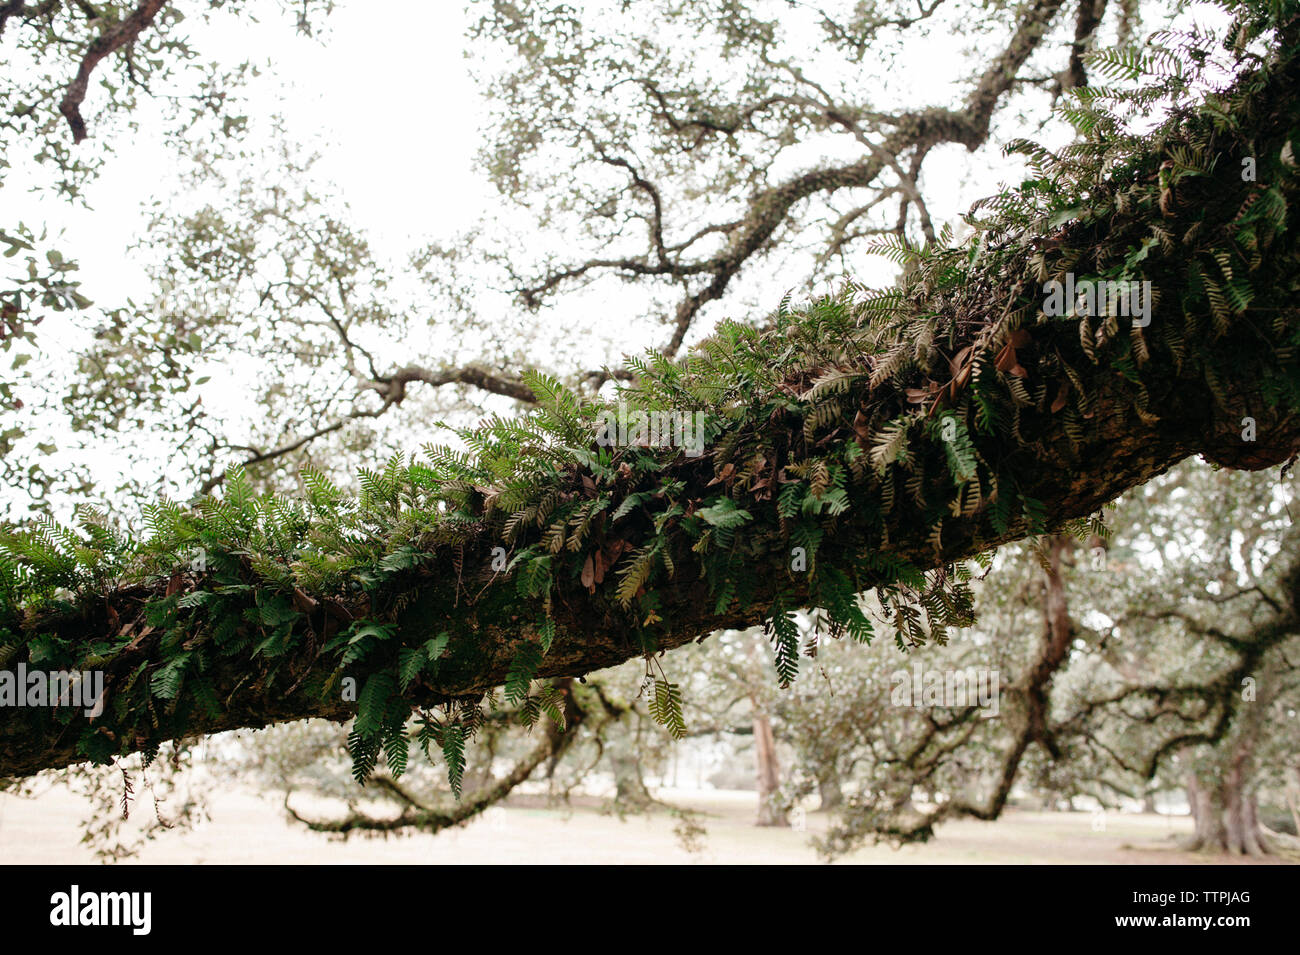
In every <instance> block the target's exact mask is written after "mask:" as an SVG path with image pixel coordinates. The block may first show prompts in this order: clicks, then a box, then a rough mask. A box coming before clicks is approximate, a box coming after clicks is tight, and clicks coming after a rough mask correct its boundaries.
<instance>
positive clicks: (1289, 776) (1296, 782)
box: [1286, 766, 1300, 836]
mask: <svg viewBox="0 0 1300 955" xmlns="http://www.w3.org/2000/svg"><path fill="white" fill-rule="evenodd" d="M1286 804H1287V808H1288V809H1290V810H1291V823H1292V825H1294V826H1295V834H1296V835H1297V836H1300V766H1288V767H1287V768H1286Z"/></svg>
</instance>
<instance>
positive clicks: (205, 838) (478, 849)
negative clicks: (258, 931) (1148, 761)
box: [0, 789, 1228, 865]
mask: <svg viewBox="0 0 1300 955" xmlns="http://www.w3.org/2000/svg"><path fill="white" fill-rule="evenodd" d="M661 795H662V796H663V798H665V799H668V800H670V801H671V802H673V803H674V804H677V805H681V806H685V807H689V808H691V809H695V810H698V811H699V812H700V813H701V815H700V816H699V817H697V819H698V821H699V822H700V823H701V824H702V825H703V826H704V828H705V829H706V833H705V834H704V836H703V839H702V847H701V848H700V850H699V851H696V852H688V851H687V850H686V849H685V848H683V846H682V843H681V841H680V840H679V839H678V838H677V836H676V835H675V834H674V831H673V830H674V824H675V821H676V820H675V819H674V818H673V817H672V816H670V815H668V814H666V813H662V812H660V813H655V814H653V815H648V816H647V815H638V816H632V817H629V818H627V819H626V820H620V819H618V818H617V817H616V816H612V815H609V814H606V813H604V812H602V811H601V810H600V809H599V808H598V807H573V808H569V809H565V808H526V807H506V808H496V809H493V810H491V811H490V812H489V813H488V814H487V815H486V816H485V817H483V818H480V819H478V820H477V821H475V822H472V823H471V824H469V825H468V826H466V827H465V828H462V829H456V830H453V831H450V832H444V833H441V834H438V835H424V834H418V835H413V836H402V837H392V838H389V839H374V838H364V837H355V836H354V837H353V838H352V839H351V840H349V841H347V842H342V841H337V840H333V839H330V838H329V837H326V836H321V835H316V834H314V833H311V832H308V831H306V830H305V829H303V828H302V827H301V826H299V825H297V824H295V823H292V822H291V821H289V820H288V819H287V818H286V817H285V815H284V812H283V810H282V808H281V806H280V804H279V802H278V801H277V800H275V799H273V798H270V797H263V796H259V795H257V794H255V793H249V792H226V793H216V794H214V795H213V796H212V797H211V799H210V803H209V805H210V811H211V815H212V821H211V822H207V823H204V824H203V825H202V826H201V828H199V829H198V830H197V831H194V832H169V833H164V834H163V835H161V836H160V837H159V838H158V839H156V840H155V841H153V842H150V843H148V844H147V845H146V846H145V847H144V849H143V850H142V852H141V853H140V855H139V857H138V859H136V860H134V861H138V862H144V863H162V864H170V863H196V864H212V865H223V864H226V865H228V864H241V863H297V864H301V863H307V864H359V863H397V864H416V865H419V864H438V865H446V864H449V863H450V864H455V863H585V862H591V863H685V864H692V863H697V864H698V863H815V862H818V861H819V859H818V857H817V855H816V853H815V852H814V851H813V849H812V848H811V847H810V846H809V845H808V839H809V836H810V834H811V833H814V832H817V831H820V830H823V829H824V828H825V826H826V819H825V817H824V816H822V815H821V814H819V813H809V814H808V816H807V822H806V831H803V832H800V831H796V830H793V829H759V828H756V827H755V826H753V825H752V821H753V812H754V808H753V807H754V798H755V796H754V794H753V793H752V792H729V791H700V790H689V791H680V792H673V791H666V792H663V793H662V794H661ZM138 809H139V811H141V812H151V811H152V807H151V805H150V804H149V803H148V802H147V800H146V801H143V802H141V804H140V805H139V806H138ZM84 811H85V810H84V803H83V802H82V801H81V800H80V799H79V798H78V797H76V796H73V795H71V794H69V793H68V792H66V791H65V790H63V789H54V790H51V791H50V792H48V793H46V794H44V795H42V796H41V797H39V798H38V799H31V800H27V799H18V798H15V797H13V796H5V795H0V863H9V864H19V863H28V864H31V863H35V864H41V863H88V862H93V861H94V857H93V855H92V854H91V852H90V850H89V849H88V848H86V847H85V846H82V845H80V844H79V842H78V840H79V838H80V830H79V828H78V821H79V820H80V819H81V817H82V815H83V814H84ZM1189 828H1190V821H1189V820H1188V819H1186V818H1181V817H1169V816H1157V815H1137V814H1120V813H1110V814H1108V815H1107V817H1106V826H1105V831H1094V828H1093V819H1092V816H1091V815H1090V814H1088V813H1043V812H1024V811H1011V812H1008V813H1007V814H1006V815H1005V817H1004V818H1003V819H1002V820H1000V821H998V822H995V823H982V822H976V821H965V820H962V821H957V822H952V823H948V824H946V825H944V826H943V827H942V828H941V829H940V830H939V836H938V838H937V839H935V840H933V841H932V842H931V843H930V844H929V845H924V846H912V847H907V848H903V849H899V850H893V849H890V848H888V847H874V848H869V849H864V850H861V851H859V852H857V853H855V854H854V855H852V856H850V857H848V858H846V859H843V860H841V861H842V862H843V863H866V864H884V865H915V864H926V863H965V864H988V863H1067V864H1083V865H1096V864H1153V863H1154V864H1203V863H1209V862H1216V863H1220V864H1221V863H1223V862H1225V861H1228V860H1225V859H1223V858H1221V857H1220V858H1212V857H1208V856H1201V855H1194V854H1190V853H1183V852H1179V851H1177V850H1176V849H1175V848H1174V845H1175V837H1177V836H1182V835H1184V834H1185V833H1187V832H1188V830H1189Z"/></svg>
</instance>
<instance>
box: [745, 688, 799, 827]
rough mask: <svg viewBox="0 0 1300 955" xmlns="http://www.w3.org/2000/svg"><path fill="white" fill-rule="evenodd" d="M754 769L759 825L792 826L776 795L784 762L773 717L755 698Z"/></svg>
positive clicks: (779, 787) (779, 786)
mask: <svg viewBox="0 0 1300 955" xmlns="http://www.w3.org/2000/svg"><path fill="white" fill-rule="evenodd" d="M754 770H755V775H756V776H757V778H758V825H760V826H788V825H790V822H789V820H788V819H787V818H786V813H785V810H784V809H782V808H781V807H780V805H778V803H777V801H776V797H777V795H778V793H779V791H780V789H781V766H780V763H779V762H778V761H777V757H776V736H775V735H774V734H773V733H772V718H771V717H770V716H768V715H767V713H766V712H764V711H763V710H762V709H760V708H759V706H758V701H754Z"/></svg>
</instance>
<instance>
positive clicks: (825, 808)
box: [817, 775, 844, 812]
mask: <svg viewBox="0 0 1300 955" xmlns="http://www.w3.org/2000/svg"><path fill="white" fill-rule="evenodd" d="M817 798H818V799H819V800H820V803H819V807H820V808H821V810H822V812H831V811H833V810H836V809H839V808H840V806H842V805H844V790H843V789H841V788H840V778H839V776H835V775H827V776H825V777H824V778H822V779H819V780H817Z"/></svg>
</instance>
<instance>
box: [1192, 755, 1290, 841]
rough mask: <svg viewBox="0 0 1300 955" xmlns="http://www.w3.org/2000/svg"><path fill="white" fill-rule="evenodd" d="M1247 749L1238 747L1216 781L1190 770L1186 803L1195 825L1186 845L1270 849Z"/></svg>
mask: <svg viewBox="0 0 1300 955" xmlns="http://www.w3.org/2000/svg"><path fill="white" fill-rule="evenodd" d="M1248 756H1249V754H1248V752H1246V751H1245V750H1238V751H1237V752H1236V753H1235V754H1234V756H1233V759H1232V762H1231V763H1229V766H1228V769H1227V771H1226V772H1224V773H1223V775H1222V776H1221V778H1220V779H1219V781H1218V783H1217V784H1216V785H1207V784H1206V783H1203V782H1202V781H1201V780H1200V779H1199V778H1197V776H1196V773H1195V772H1194V771H1189V772H1188V774H1187V781H1186V783H1185V786H1186V789H1187V803H1188V805H1189V806H1190V807H1191V810H1192V819H1193V821H1194V823H1195V825H1196V831H1195V834H1194V835H1193V836H1192V839H1191V840H1190V842H1188V843H1187V844H1186V845H1185V846H1184V848H1186V849H1188V850H1191V851H1200V852H1226V853H1228V854H1229V855H1247V856H1262V855H1267V854H1268V852H1269V849H1268V846H1267V845H1266V844H1265V842H1264V838H1263V832H1262V831H1261V829H1260V825H1259V815H1258V801H1257V797H1256V795H1255V793H1254V792H1253V791H1251V790H1250V788H1249V784H1248V779H1249V774H1248V773H1247V772H1246V771H1245V763H1246V761H1247V759H1248Z"/></svg>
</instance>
